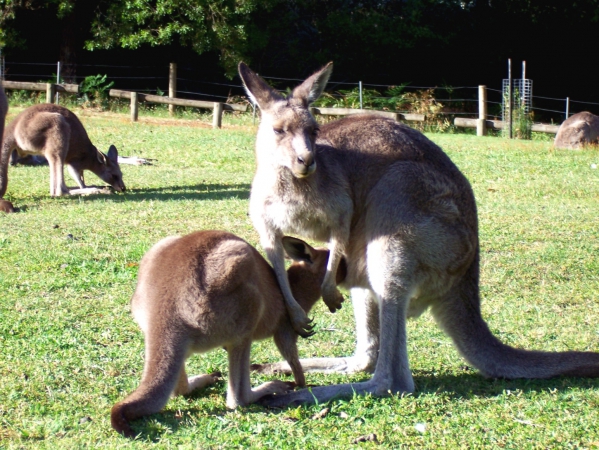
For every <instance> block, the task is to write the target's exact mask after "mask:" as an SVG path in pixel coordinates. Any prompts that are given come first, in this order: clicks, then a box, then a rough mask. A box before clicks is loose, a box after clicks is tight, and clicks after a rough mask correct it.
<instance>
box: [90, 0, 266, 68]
mask: <svg viewBox="0 0 599 450" xmlns="http://www.w3.org/2000/svg"><path fill="white" fill-rule="evenodd" d="M275 1H276V0H271V1H265V0H262V1H258V0H154V1H149V0H124V1H118V0H116V1H112V2H110V4H109V5H108V7H106V8H98V10H97V14H96V18H95V20H94V21H93V23H92V27H91V31H92V38H91V39H89V40H88V41H87V42H86V43H85V46H86V48H87V49H88V50H94V49H98V48H102V49H110V48H114V47H122V48H130V49H135V48H138V47H140V46H142V45H145V44H148V45H151V46H158V45H166V44H171V43H173V42H174V41H176V40H178V42H179V43H180V44H181V45H183V46H190V47H192V48H193V49H194V50H195V51H196V52H197V53H198V54H202V53H204V52H207V51H211V50H217V51H218V52H219V53H220V59H221V63H222V65H223V67H224V68H225V70H226V72H227V74H229V75H233V74H234V73H236V70H237V64H238V62H239V61H240V60H241V59H245V58H246V56H247V52H246V50H247V25H248V22H249V21H250V18H251V14H252V13H253V12H254V11H255V10H257V9H259V8H264V7H269V6H271V5H272V4H274V3H275Z"/></svg>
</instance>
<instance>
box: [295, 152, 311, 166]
mask: <svg viewBox="0 0 599 450" xmlns="http://www.w3.org/2000/svg"><path fill="white" fill-rule="evenodd" d="M297 162H298V163H300V164H303V165H304V166H306V167H311V166H312V165H313V164H314V156H312V154H306V155H302V156H298V157H297Z"/></svg>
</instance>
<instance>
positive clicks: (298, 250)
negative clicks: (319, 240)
mask: <svg viewBox="0 0 599 450" xmlns="http://www.w3.org/2000/svg"><path fill="white" fill-rule="evenodd" d="M283 248H284V249H285V253H287V256H289V257H290V258H291V259H293V260H294V261H298V262H299V261H303V262H306V263H310V264H312V252H313V250H314V249H313V248H312V247H310V246H309V245H308V244H306V243H305V242H304V241H302V240H301V239H297V238H294V237H291V236H283Z"/></svg>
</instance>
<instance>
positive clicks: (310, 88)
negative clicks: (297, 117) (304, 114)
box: [292, 62, 333, 106]
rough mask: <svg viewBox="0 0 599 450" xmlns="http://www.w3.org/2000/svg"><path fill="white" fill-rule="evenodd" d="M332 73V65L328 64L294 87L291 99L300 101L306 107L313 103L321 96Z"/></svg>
mask: <svg viewBox="0 0 599 450" xmlns="http://www.w3.org/2000/svg"><path fill="white" fill-rule="evenodd" d="M332 72H333V63H332V62H330V63H328V64H327V65H326V66H324V67H323V68H322V69H320V70H319V71H318V72H316V73H315V74H313V75H311V76H309V77H308V78H307V79H306V81H304V82H303V83H302V84H300V85H299V86H298V87H296V88H295V89H294V90H293V94H292V97H293V98H297V99H300V100H302V101H303V102H304V104H305V105H306V106H308V105H310V104H311V103H314V102H315V101H316V100H317V99H318V97H320V96H321V95H322V92H323V91H324V88H325V87H326V85H327V82H328V81H329V77H330V76H331V73H332Z"/></svg>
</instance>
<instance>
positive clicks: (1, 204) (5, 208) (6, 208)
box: [0, 199, 15, 213]
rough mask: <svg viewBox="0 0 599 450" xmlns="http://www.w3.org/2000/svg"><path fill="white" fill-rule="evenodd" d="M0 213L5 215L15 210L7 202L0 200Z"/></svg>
mask: <svg viewBox="0 0 599 450" xmlns="http://www.w3.org/2000/svg"><path fill="white" fill-rule="evenodd" d="M0 211H2V212H5V213H12V212H15V208H14V206H13V204H12V203H11V202H9V201H8V200H4V199H0Z"/></svg>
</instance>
